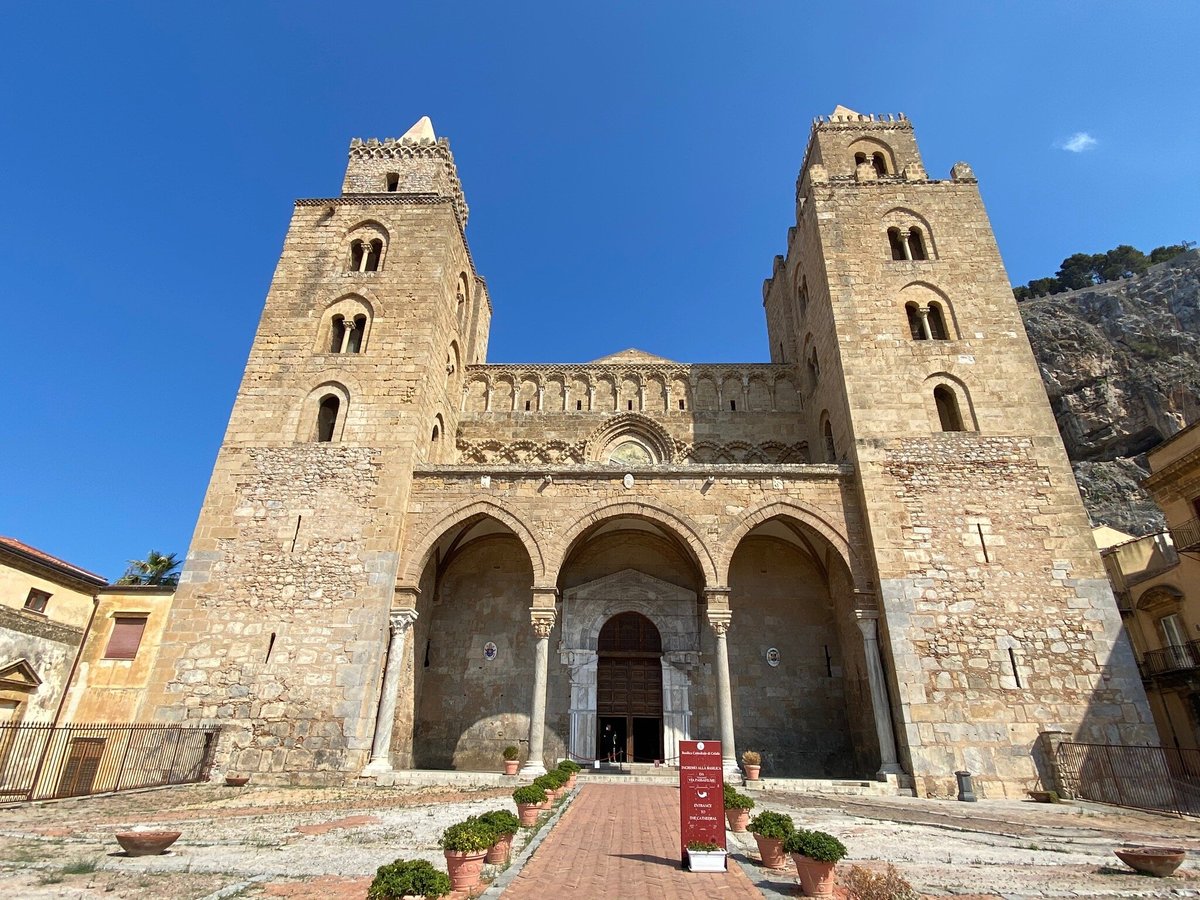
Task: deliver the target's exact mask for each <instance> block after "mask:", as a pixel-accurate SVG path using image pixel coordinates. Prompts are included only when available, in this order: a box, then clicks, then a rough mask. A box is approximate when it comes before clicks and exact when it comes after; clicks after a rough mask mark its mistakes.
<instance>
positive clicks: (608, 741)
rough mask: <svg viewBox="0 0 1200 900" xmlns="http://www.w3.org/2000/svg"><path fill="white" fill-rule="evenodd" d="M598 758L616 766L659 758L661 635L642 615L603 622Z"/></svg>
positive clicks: (598, 686) (598, 681)
mask: <svg viewBox="0 0 1200 900" xmlns="http://www.w3.org/2000/svg"><path fill="white" fill-rule="evenodd" d="M596 650H597V655H598V656H599V659H598V665H597V671H596V719H597V727H598V732H597V742H596V745H597V746H596V749H597V756H600V757H601V758H604V759H609V760H611V761H616V762H626V761H627V762H654V761H655V760H658V759H662V758H663V751H662V746H663V727H662V726H663V684H662V636H661V635H660V634H659V633H658V629H657V628H655V627H654V623H653V622H651V621H650V620H649V619H647V618H646V617H645V616H643V615H642V614H641V613H636V612H626V613H621V614H620V615H616V616H613V617H612V618H611V619H609V620H608V621H607V622H605V623H604V627H603V628H601V629H600V636H599V638H598V639H597V646H596Z"/></svg>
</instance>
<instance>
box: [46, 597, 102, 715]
mask: <svg viewBox="0 0 1200 900" xmlns="http://www.w3.org/2000/svg"><path fill="white" fill-rule="evenodd" d="M99 608H100V595H99V594H92V614H91V615H90V616H88V620H87V624H86V625H84V626H83V637H82V638H80V640H79V649H78V650H76V651H75V660H74V662H72V663H71V671H70V673H69V674H68V675H67V683H66V684H65V685H64V686H63V692H62V696H61V697H60V698H59V700H58V709H56V710H55V711H54V718H53V719H52V720H51V722H50V727H52V728H55V727H57V726H58V720H59V718H60V717H61V716H62V711H63V707H64V706H66V705H67V697H68V695H69V694H70V693H71V685H72V683H73V682H74V681H75V673H76V671H77V670H78V669H79V660H80V659H81V658H82V656H83V648H84V646H85V645H86V644H87V639H88V635H89V634H91V631H92V623H93V622H94V621H96V610H97V609H99Z"/></svg>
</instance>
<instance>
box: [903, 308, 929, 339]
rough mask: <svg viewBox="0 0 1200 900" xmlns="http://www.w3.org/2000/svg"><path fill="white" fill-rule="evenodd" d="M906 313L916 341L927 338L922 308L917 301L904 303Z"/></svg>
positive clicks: (909, 327)
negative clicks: (922, 320)
mask: <svg viewBox="0 0 1200 900" xmlns="http://www.w3.org/2000/svg"><path fill="white" fill-rule="evenodd" d="M904 314H905V315H906V316H908V331H909V333H910V334H911V335H912V339H913V340H914V341H923V340H926V337H925V326H924V325H923V324H922V322H921V310H920V308H919V307H918V306H917V304H915V303H906V304H904Z"/></svg>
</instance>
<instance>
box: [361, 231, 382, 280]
mask: <svg viewBox="0 0 1200 900" xmlns="http://www.w3.org/2000/svg"><path fill="white" fill-rule="evenodd" d="M382 257H383V241H381V240H380V239H379V238H373V239H372V241H371V243H369V244H367V258H366V259H365V260H364V261H363V268H362V270H363V271H364V272H378V271H379V261H380V259H382Z"/></svg>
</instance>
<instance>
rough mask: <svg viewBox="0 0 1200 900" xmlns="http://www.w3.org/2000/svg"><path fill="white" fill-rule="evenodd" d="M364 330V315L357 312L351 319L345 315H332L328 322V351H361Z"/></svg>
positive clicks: (365, 324) (365, 322) (365, 321)
mask: <svg viewBox="0 0 1200 900" xmlns="http://www.w3.org/2000/svg"><path fill="white" fill-rule="evenodd" d="M366 331H367V317H366V316H365V315H362V314H359V315H357V316H355V317H354V318H352V319H351V318H349V317H347V316H341V315H338V316H334V317H333V318H332V319H331V320H330V322H329V352H330V353H361V352H362V343H363V335H365V334H366Z"/></svg>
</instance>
